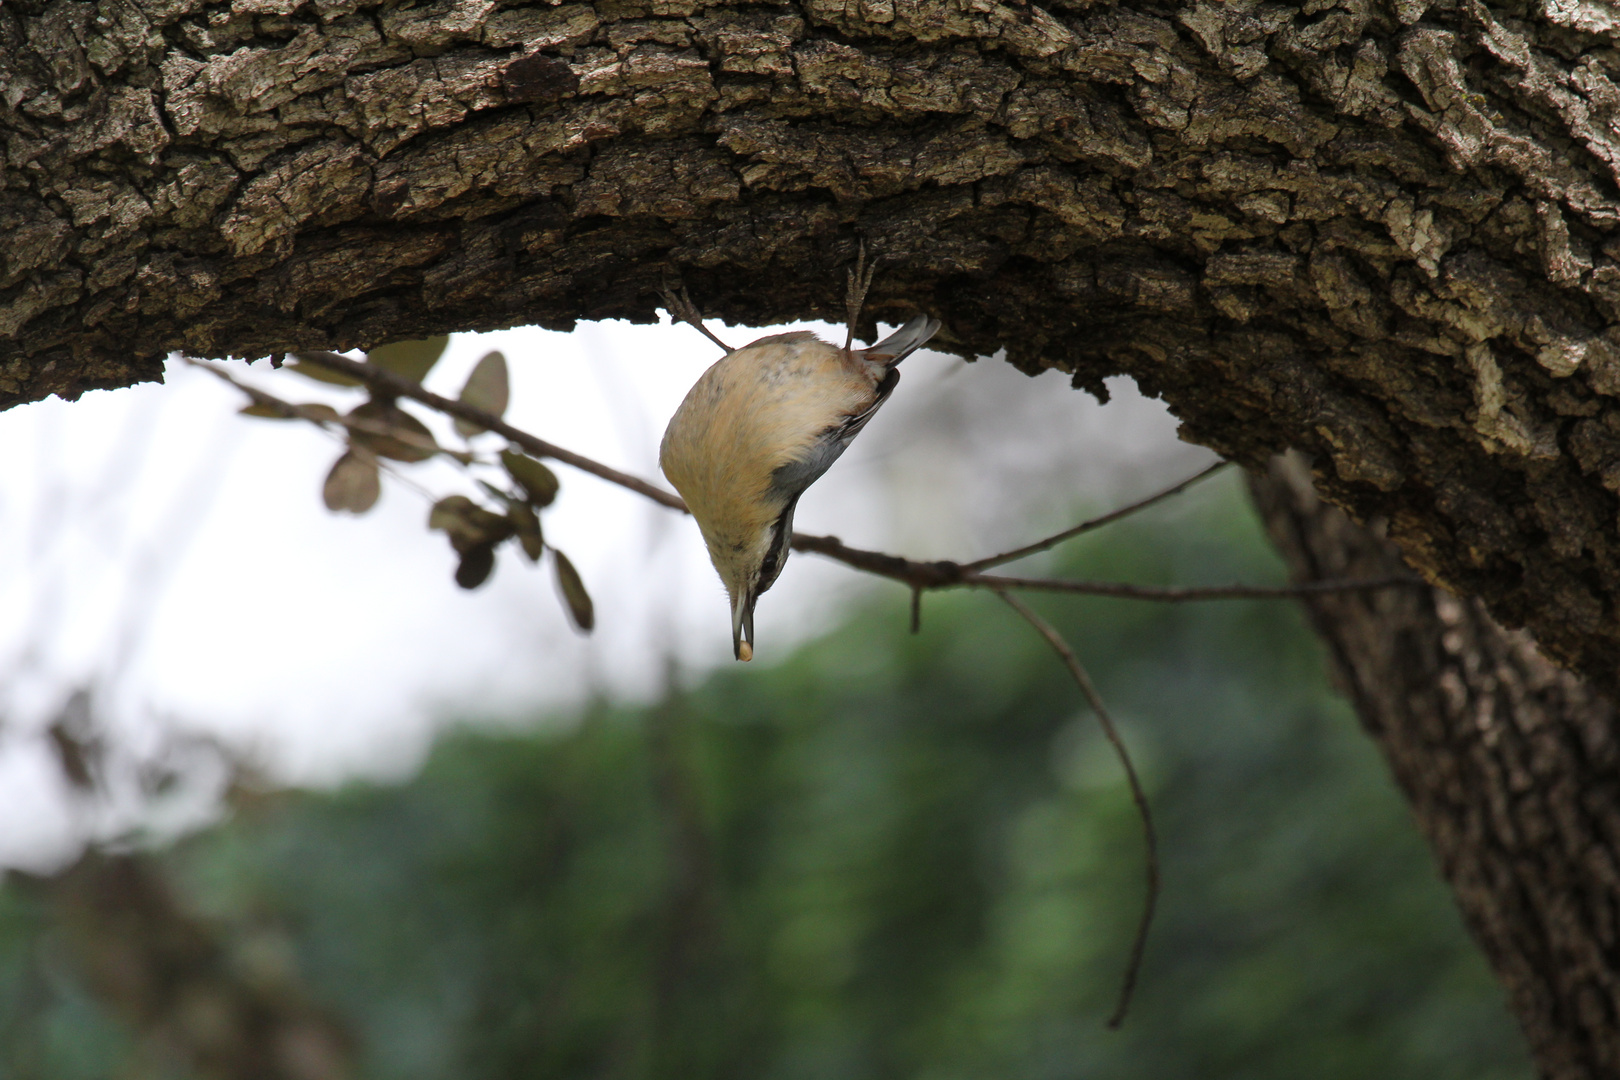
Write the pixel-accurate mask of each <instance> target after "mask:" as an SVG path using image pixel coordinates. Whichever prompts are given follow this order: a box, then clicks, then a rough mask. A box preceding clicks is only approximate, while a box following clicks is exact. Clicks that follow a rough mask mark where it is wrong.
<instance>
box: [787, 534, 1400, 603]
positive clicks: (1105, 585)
mask: <svg viewBox="0 0 1620 1080" xmlns="http://www.w3.org/2000/svg"><path fill="white" fill-rule="evenodd" d="M793 550H795V551H810V552H814V553H815V554H817V555H825V556H827V558H829V559H834V560H837V561H838V562H841V563H843V564H844V565H845V566H852V567H854V568H855V569H857V570H863V571H865V572H866V573H868V574H875V575H877V576H878V577H886V578H889V579H891V580H893V581H898V582H900V583H901V584H903V585H907V586H909V587H911V589H913V590H914V591H915V590H921V589H993V590H1016V591H1019V592H1061V593H1072V594H1076V595H1080V596H1114V597H1118V598H1120V599H1122V600H1154V601H1159V602H1163V603H1172V604H1179V603H1186V602H1188V601H1194V600H1286V599H1291V598H1294V597H1300V596H1313V595H1316V594H1318V593H1331V592H1363V591H1367V590H1370V589H1388V588H1394V587H1398V586H1413V585H1422V584H1423V579H1421V578H1419V577H1416V576H1406V577H1381V578H1353V579H1346V580H1332V581H1309V582H1304V583H1301V584H1298V585H1207V586H1187V587H1183V588H1177V587H1160V586H1154V585H1129V584H1125V583H1123V582H1113V581H1073V580H1069V579H1066V578H1028V577H1007V576H1005V575H1002V574H981V573H979V572H978V571H976V570H972V569H970V567H971V566H972V565H973V564H972V563H967V564H962V563H954V562H949V561H940V562H915V561H913V560H911V559H905V558H901V557H900V556H898V555H889V554H887V553H885V552H881V551H865V550H862V549H861V548H852V547H850V546H849V545H847V544H845V543H844V542H843V541H841V540H839V539H838V538H837V537H836V536H809V535H806V534H804V533H794V534H793Z"/></svg>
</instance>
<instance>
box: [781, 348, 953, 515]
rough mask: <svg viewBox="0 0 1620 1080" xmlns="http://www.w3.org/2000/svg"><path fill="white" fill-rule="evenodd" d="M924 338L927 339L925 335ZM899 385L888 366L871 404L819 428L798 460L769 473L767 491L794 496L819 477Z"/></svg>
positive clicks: (798, 494) (895, 375)
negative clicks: (826, 427) (808, 449)
mask: <svg viewBox="0 0 1620 1080" xmlns="http://www.w3.org/2000/svg"><path fill="white" fill-rule="evenodd" d="M924 340H927V339H926V338H925V339H924ZM898 385H900V373H899V372H898V371H896V370H894V369H893V368H890V369H889V370H888V372H887V373H885V374H884V376H883V381H882V382H880V383H878V387H877V397H876V399H875V400H873V402H872V404H870V405H868V406H867V407H866V408H864V409H862V410H861V411H860V412H858V413H856V414H855V415H853V416H847V417H845V418H844V420H843V421H842V422H841V423H839V424H836V425H834V426H833V427H830V428H828V429H827V430H826V431H823V432H822V433H821V435H820V437H819V438H817V439H816V441H815V442H814V443H813V444H811V446H810V452H809V453H808V454H806V455H805V456H804V457H803V458H802V459H800V460H799V461H790V462H788V463H787V464H786V465H783V466H781V467H780V468H778V469H777V470H776V471H775V472H774V473H772V474H771V490H772V491H774V492H776V494H777V495H779V496H780V497H782V498H785V499H796V498H798V497H799V496H800V495H801V494H803V492H804V489H805V488H807V487H809V486H810V485H811V484H813V483H815V482H816V481H817V480H820V479H821V474H822V473H824V472H826V471H827V470H828V469H830V468H832V463H833V462H835V461H837V460H838V458H839V456H840V455H841V454H843V452H844V451H845V450H847V449H848V448H849V444H850V442H851V441H852V440H853V439H854V438H855V436H857V435H859V434H860V433H861V429H862V428H864V427H865V426H866V423H867V421H869V420H871V419H872V416H873V414H875V413H876V412H877V411H878V409H879V408H881V407H882V405H883V403H884V402H885V401H888V400H889V395H890V394H892V393H894V388H895V387H896V386H898Z"/></svg>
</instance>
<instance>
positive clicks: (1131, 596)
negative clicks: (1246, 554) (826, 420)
mask: <svg viewBox="0 0 1620 1080" xmlns="http://www.w3.org/2000/svg"><path fill="white" fill-rule="evenodd" d="M299 357H300V359H301V360H303V362H305V363H311V364H316V365H319V366H322V367H327V368H330V369H331V370H333V371H340V372H343V373H344V374H346V375H349V376H352V377H353V378H356V379H359V380H360V381H361V382H363V383H366V384H368V385H370V386H372V387H374V388H375V389H377V390H380V391H382V392H383V393H386V394H392V395H394V396H396V397H405V398H410V399H412V400H414V401H419V402H421V403H422V404H424V405H427V406H429V407H430V408H433V409H437V410H438V411H440V412H442V413H445V414H446V415H449V416H458V417H460V418H462V419H463V420H467V421H469V422H471V423H474V424H477V425H478V426H479V427H481V428H485V429H487V430H489V431H493V432H495V433H496V434H498V435H503V436H505V437H506V438H507V439H508V440H510V441H511V442H514V443H516V444H517V445H519V446H521V447H523V449H525V450H527V451H529V453H531V454H534V455H535V456H536V457H549V458H553V459H555V460H557V461H561V462H563V463H564V464H567V465H572V466H573V467H574V468H576V469H579V470H580V471H582V472H587V473H590V474H591V475H592V476H595V477H598V478H600V479H603V480H606V481H608V482H609V483H611V484H617V485H619V486H620V487H622V488H626V489H628V490H630V491H634V492H636V493H637V494H638V495H643V496H645V497H647V498H649V499H651V500H653V501H654V502H656V503H658V504H659V505H661V506H667V507H669V508H670V509H671V510H679V511H680V512H681V513H689V511H688V510H687V509H686V503H685V502H684V501H683V500H682V499H681V497H680V496H679V495H675V494H673V493H671V492H668V491H665V490H663V489H662V488H660V487H658V486H657V485H655V484H651V483H649V482H647V481H646V480H643V479H641V478H640V477H636V476H631V475H630V474H629V473H624V472H620V471H619V470H618V469H615V468H612V467H610V466H607V465H603V464H602V463H600V462H598V461H594V460H592V459H591V458H588V457H585V456H584V455H583V454H576V453H574V452H573V451H572V450H567V449H564V448H563V447H561V446H557V445H556V444H554V443H549V442H546V441H545V440H544V439H539V438H536V437H535V436H533V435H530V434H529V433H528V432H526V431H523V430H522V429H521V428H515V427H513V426H512V425H511V424H508V423H507V422H506V421H504V420H502V419H501V418H500V417H498V416H496V415H495V414H493V413H490V412H486V411H485V410H483V409H479V408H474V407H473V406H471V405H466V404H463V403H462V402H460V401H455V400H453V399H451V398H447V397H442V396H441V395H439V394H435V393H433V392H432V391H431V390H426V389H424V388H423V387H422V385H421V384H420V383H416V382H412V381H411V380H409V379H405V378H401V377H400V376H398V375H395V374H394V373H393V372H391V371H386V370H384V369H383V368H380V367H376V366H374V365H372V364H367V363H362V362H361V361H358V360H351V359H350V358H348V357H346V356H339V355H337V354H336V353H324V352H323V353H300V354H299ZM192 362H193V363H197V364H198V366H201V367H204V368H206V369H207V370H209V371H212V372H213V373H214V374H215V375H216V376H217V377H219V378H221V379H224V380H225V381H227V382H229V383H231V384H232V385H235V386H237V387H239V388H240V389H241V390H242V391H243V392H244V393H246V394H248V395H249V396H250V397H252V398H253V400H254V401H256V402H258V403H259V404H268V405H271V406H273V407H276V406H282V407H287V408H291V409H292V410H294V412H295V414H297V415H299V416H302V417H303V418H304V419H308V420H311V421H313V422H316V423H322V422H324V419H325V418H321V417H316V416H308V415H305V413H304V412H302V411H300V410H302V409H303V407H302V406H296V405H290V404H289V403H287V402H284V401H281V399H279V398H276V397H273V396H272V395H269V394H266V393H265V392H264V391H262V390H258V389H256V388H254V387H251V386H248V385H247V384H245V383H241V382H238V381H237V380H236V379H234V378H232V377H231V376H230V375H229V374H228V373H226V372H224V371H221V370H220V369H218V368H215V367H213V366H211V365H208V364H204V363H201V362H199V361H192ZM1213 471H1214V469H1213V468H1211V469H1206V470H1205V471H1204V472H1203V473H1201V474H1199V475H1198V476H1195V477H1191V478H1190V479H1188V480H1185V481H1183V482H1182V483H1181V484H1180V485H1178V487H1185V486H1186V485H1187V484H1190V483H1192V482H1194V481H1196V480H1198V479H1201V478H1202V477H1203V476H1207V475H1209V474H1210V473H1211V472H1213ZM1175 490H1176V489H1175V488H1171V489H1168V490H1166V491H1164V492H1160V493H1159V494H1158V495H1155V496H1153V498H1154V499H1159V498H1164V497H1167V496H1168V495H1169V494H1171V493H1173V492H1174V491H1175ZM1141 505H1145V504H1141V503H1139V504H1133V506H1130V507H1124V508H1122V509H1121V510H1116V511H1114V512H1113V513H1112V514H1110V515H1104V517H1102V518H1098V519H1096V522H1095V523H1087V524H1088V526H1090V527H1095V526H1096V525H1097V524H1103V523H1106V522H1107V521H1111V520H1116V519H1117V518H1118V517H1120V516H1123V514H1125V513H1128V512H1130V511H1131V510H1133V509H1139V508H1140V506H1141ZM793 549H794V550H795V551H811V552H815V553H816V554H818V555H825V556H826V557H827V558H829V559H833V560H836V561H838V562H841V563H843V564H844V565H846V566H851V567H854V568H855V569H857V570H863V571H865V572H867V573H869V574H876V575H878V576H879V577H886V578H890V579H891V580H894V581H898V582H901V583H902V584H905V585H909V586H911V588H912V589H913V590H919V591H920V590H932V589H950V588H972V589H1010V590H1019V591H1035V592H1062V593H1072V594H1077V595H1086V596H1115V597H1119V598H1121V599H1127V600H1155V601H1162V602H1168V603H1182V602H1186V601H1193V600H1244V599H1250V600H1277V599H1290V598H1294V597H1300V596H1311V595H1316V594H1318V593H1330V592H1361V591H1366V590H1370V589H1386V588H1393V587H1397V586H1413V585H1422V584H1423V581H1422V579H1421V578H1418V577H1415V576H1414V577H1389V578H1365V579H1353V580H1345V581H1312V582H1306V583H1303V584H1299V585H1216V586H1208V587H1192V588H1157V587H1154V586H1149V585H1127V584H1122V583H1116V582H1107V581H1071V580H1066V579H1062V578H1025V577H1005V576H1002V575H999V574H984V573H980V572H978V571H977V570H975V569H973V567H975V566H977V565H979V564H978V563H966V564H964V563H955V562H918V561H916V560H913V559H906V558H902V557H901V556H898V555H888V554H885V553H883V552H878V551H864V550H862V549H860V548H852V547H850V546H848V545H847V544H845V543H843V542H842V541H841V540H839V539H838V538H837V537H835V536H812V535H810V534H807V533H798V532H796V533H794V534H793ZM997 558H999V556H998V557H997ZM982 561H983V560H981V562H982Z"/></svg>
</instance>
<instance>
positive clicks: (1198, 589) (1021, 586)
mask: <svg viewBox="0 0 1620 1080" xmlns="http://www.w3.org/2000/svg"><path fill="white" fill-rule="evenodd" d="M962 584H963V585H965V586H967V587H968V588H974V589H1016V590H1018V591H1020V592H1057V593H1071V594H1074V595H1077V596H1115V597H1118V598H1119V599H1121V600H1154V601H1158V602H1160V603H1168V604H1184V603H1187V602H1189V601H1197V600H1290V599H1294V598H1297V597H1301V596H1315V595H1317V594H1318V593H1338V592H1368V591H1371V590H1374V589H1393V588H1401V587H1415V586H1421V585H1423V584H1424V581H1423V579H1422V578H1420V577H1418V576H1416V575H1415V574H1400V575H1393V576H1390V577H1376V578H1340V579H1337V580H1332V581H1306V582H1301V583H1299V584H1296V585H1189V586H1186V587H1184V588H1178V587H1175V586H1167V587H1160V586H1156V585H1128V584H1125V583H1124V582H1116V581H1068V580H1065V579H1063V578H1024V577H1003V576H1001V575H1000V574H964V575H963V578H962Z"/></svg>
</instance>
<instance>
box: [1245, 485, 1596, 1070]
mask: <svg viewBox="0 0 1620 1080" xmlns="http://www.w3.org/2000/svg"><path fill="white" fill-rule="evenodd" d="M1250 491H1251V492H1252V493H1253V495H1254V499H1255V503H1256V505H1257V506H1258V508H1259V510H1260V513H1261V517H1262V518H1263V519H1264V520H1265V523H1266V527H1267V530H1268V531H1269V532H1270V533H1271V537H1272V539H1273V541H1274V542H1275V543H1276V545H1277V548H1278V550H1279V551H1281V552H1282V554H1283V557H1284V558H1285V559H1287V561H1288V563H1289V565H1290V567H1291V568H1292V570H1293V573H1294V576H1295V578H1296V579H1298V580H1301V581H1312V580H1320V579H1323V578H1333V577H1343V576H1361V575H1368V576H1373V575H1379V574H1387V573H1392V572H1395V573H1398V572H1400V571H1401V570H1402V569H1403V563H1402V560H1401V556H1400V552H1399V550H1398V549H1396V547H1395V546H1394V545H1393V544H1391V543H1389V542H1388V541H1387V540H1384V539H1382V538H1381V537H1380V536H1379V535H1378V534H1379V532H1381V531H1382V529H1381V525H1382V523H1376V524H1375V527H1374V528H1373V529H1366V528H1362V527H1361V526H1358V525H1356V524H1355V523H1354V522H1352V521H1351V520H1350V519H1349V518H1347V517H1346V516H1345V515H1344V513H1343V512H1342V511H1340V510H1338V509H1337V508H1335V507H1332V506H1329V505H1327V504H1326V503H1324V502H1322V501H1321V500H1320V499H1319V498H1318V497H1317V495H1316V492H1315V491H1314V490H1313V489H1312V486H1311V481H1310V476H1309V472H1308V470H1307V469H1305V468H1304V466H1303V463H1302V460H1301V459H1300V458H1298V457H1294V456H1290V457H1288V458H1277V459H1275V460H1274V461H1273V462H1272V464H1271V466H1270V468H1269V469H1268V470H1267V471H1266V472H1264V473H1261V472H1254V473H1251V474H1250ZM1305 603H1306V608H1307V609H1308V610H1309V612H1310V614H1311V617H1312V621H1313V622H1314V623H1315V625H1316V630H1317V633H1318V635H1319V636H1320V637H1321V638H1322V640H1323V641H1324V642H1325V643H1326V644H1327V646H1328V655H1329V657H1330V663H1331V664H1332V667H1333V669H1334V674H1335V675H1336V677H1337V681H1338V683H1339V685H1340V687H1341V688H1342V689H1343V690H1344V692H1345V693H1346V694H1347V695H1348V696H1349V698H1350V700H1351V701H1352V702H1353V703H1354V704H1355V707H1356V712H1357V714H1358V715H1359V716H1360V717H1361V720H1362V723H1363V725H1364V726H1365V727H1366V729H1367V731H1368V733H1369V734H1370V735H1372V737H1373V738H1374V739H1375V740H1376V741H1377V742H1378V744H1379V746H1380V747H1381V748H1382V749H1383V751H1384V756H1385V757H1386V758H1387V759H1388V761H1389V763H1390V765H1391V767H1392V769H1393V771H1394V774H1395V779H1396V782H1397V783H1398V784H1399V785H1400V786H1401V789H1402V790H1403V791H1404V792H1405V794H1406V797H1407V799H1408V800H1409V801H1410V802H1411V804H1412V808H1413V810H1414V812H1415V815H1416V818H1417V821H1418V824H1419V826H1420V827H1421V828H1422V829H1423V831H1424V833H1425V834H1426V835H1427V836H1428V839H1429V843H1430V845H1431V846H1432V847H1433V848H1434V850H1435V853H1436V855H1437V856H1438V858H1439V861H1440V868H1441V872H1442V873H1443V874H1444V875H1445V878H1446V880H1447V881H1448V882H1449V883H1450V885H1451V887H1452V890H1453V892H1454V893H1455V894H1456V897H1457V902H1458V905H1459V906H1460V907H1461V908H1462V911H1463V915H1464V917H1465V918H1466V919H1467V921H1468V925H1469V928H1470V930H1471V931H1472V932H1473V935H1474V938H1475V939H1476V940H1477V941H1478V942H1479V943H1480V945H1481V947H1482V948H1483V949H1484V950H1485V955H1486V957H1487V959H1488V960H1489V961H1490V963H1491V965H1492V966H1493V967H1494V968H1495V970H1496V973H1497V975H1498V976H1499V977H1500V978H1501V979H1502V981H1503V983H1504V984H1505V985H1506V986H1507V990H1508V995H1509V999H1510V1001H1511V1003H1512V1006H1513V1010H1514V1012H1515V1013H1516V1014H1517V1016H1518V1018H1519V1022H1520V1024H1521V1025H1522V1026H1523V1028H1524V1031H1525V1034H1526V1036H1527V1037H1528V1039H1529V1042H1530V1046H1531V1050H1532V1052H1533V1053H1534V1055H1535V1059H1536V1063H1537V1066H1538V1068H1539V1070H1540V1072H1541V1073H1542V1075H1543V1076H1545V1077H1547V1078H1549V1080H1577V1078H1580V1080H1585V1078H1593V1077H1613V1076H1620V1009H1617V1005H1620V968H1617V965H1616V957H1617V955H1620V730H1617V728H1616V725H1615V719H1616V717H1615V709H1614V706H1613V705H1611V704H1610V702H1609V701H1608V700H1607V699H1605V698H1604V697H1602V696H1601V695H1599V694H1597V693H1595V692H1594V691H1593V690H1592V689H1591V687H1590V685H1589V684H1588V683H1587V682H1585V681H1584V680H1582V679H1580V678H1579V677H1578V676H1576V675H1573V674H1571V673H1570V672H1568V671H1564V670H1561V669H1560V668H1558V667H1557V666H1556V665H1554V664H1553V663H1552V662H1551V661H1549V660H1548V659H1547V658H1546V657H1545V656H1543V655H1542V654H1541V653H1540V652H1539V651H1538V650H1537V649H1536V646H1535V642H1534V641H1532V640H1531V639H1530V637H1529V635H1527V634H1526V633H1524V632H1523V631H1509V630H1504V629H1502V627H1501V626H1500V625H1498V624H1497V623H1496V622H1495V621H1494V620H1493V619H1492V618H1491V617H1490V615H1489V614H1488V613H1487V612H1486V611H1485V609H1484V606H1483V605H1482V604H1481V603H1480V602H1479V601H1477V600H1461V599H1458V598H1457V597H1455V596H1453V595H1452V594H1451V593H1448V592H1446V591H1445V590H1444V589H1438V588H1429V589H1421V590H1419V589H1401V590H1388V591H1385V592H1380V593H1341V594H1337V595H1332V594H1320V595H1317V596H1313V597H1311V598H1309V599H1308V600H1307V601H1306V602H1305Z"/></svg>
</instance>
